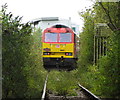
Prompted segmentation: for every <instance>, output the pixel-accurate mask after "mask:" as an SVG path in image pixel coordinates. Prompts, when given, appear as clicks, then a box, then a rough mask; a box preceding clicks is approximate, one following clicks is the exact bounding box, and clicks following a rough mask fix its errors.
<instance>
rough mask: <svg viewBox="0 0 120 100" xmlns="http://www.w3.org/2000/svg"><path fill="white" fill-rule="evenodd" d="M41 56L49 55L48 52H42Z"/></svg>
mask: <svg viewBox="0 0 120 100" xmlns="http://www.w3.org/2000/svg"><path fill="white" fill-rule="evenodd" d="M43 55H51V53H50V52H43Z"/></svg>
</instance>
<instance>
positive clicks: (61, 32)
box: [42, 27, 76, 68]
mask: <svg viewBox="0 0 120 100" xmlns="http://www.w3.org/2000/svg"><path fill="white" fill-rule="evenodd" d="M74 36H75V35H74V32H73V31H72V30H71V29H70V28H63V27H62V28H56V27H55V28H54V27H52V28H48V29H46V30H45V31H44V32H43V36H42V37H43V39H42V57H43V64H44V67H50V66H54V65H55V66H59V67H63V66H68V67H69V68H71V66H72V67H73V66H74V65H75V63H76V59H75V58H76V53H75V52H76V50H75V42H74V39H75V38H74Z"/></svg>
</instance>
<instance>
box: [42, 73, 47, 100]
mask: <svg viewBox="0 0 120 100" xmlns="http://www.w3.org/2000/svg"><path fill="white" fill-rule="evenodd" d="M47 80H48V74H47V76H46V79H45V83H44V88H43V94H42V98H41V100H44V99H45V94H46V87H47Z"/></svg>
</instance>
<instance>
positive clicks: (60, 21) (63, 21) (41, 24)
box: [35, 19, 79, 34]
mask: <svg viewBox="0 0 120 100" xmlns="http://www.w3.org/2000/svg"><path fill="white" fill-rule="evenodd" d="M56 24H62V25H66V26H68V27H70V28H72V29H73V28H75V31H74V32H75V33H76V34H79V26H78V25H76V24H73V23H72V22H71V20H70V19H69V20H67V19H58V20H50V21H45V20H43V21H42V20H41V21H40V22H39V23H38V25H36V26H35V27H36V28H41V29H42V31H43V30H44V29H46V28H49V27H51V26H53V25H56Z"/></svg>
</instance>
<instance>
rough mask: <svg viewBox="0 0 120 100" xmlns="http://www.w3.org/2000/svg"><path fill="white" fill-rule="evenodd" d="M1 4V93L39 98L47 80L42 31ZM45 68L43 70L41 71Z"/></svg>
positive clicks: (11, 96) (14, 96)
mask: <svg viewBox="0 0 120 100" xmlns="http://www.w3.org/2000/svg"><path fill="white" fill-rule="evenodd" d="M6 10H7V5H6V4H5V5H4V6H2V13H3V20H2V62H3V65H2V77H3V81H2V95H3V98H39V97H41V91H42V87H43V81H44V73H45V71H44V70H43V69H42V63H41V62H42V61H41V54H40V51H41V50H40V30H38V31H36V32H34V33H33V35H32V34H31V33H32V28H31V25H30V23H25V24H21V19H22V18H21V17H19V16H17V17H15V18H14V17H13V14H12V13H8V14H7V13H6ZM41 69H42V72H41Z"/></svg>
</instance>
